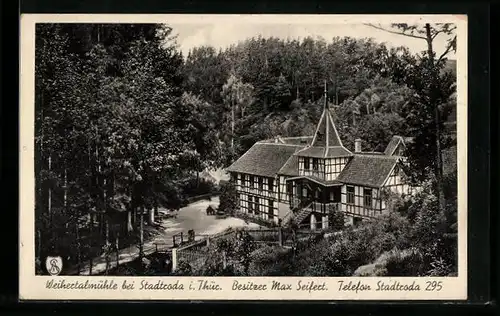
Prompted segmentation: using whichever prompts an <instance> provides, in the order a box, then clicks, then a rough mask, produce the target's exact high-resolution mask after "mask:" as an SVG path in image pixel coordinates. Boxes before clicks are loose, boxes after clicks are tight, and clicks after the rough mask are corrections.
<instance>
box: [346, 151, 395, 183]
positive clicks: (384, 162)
mask: <svg viewBox="0 0 500 316" xmlns="http://www.w3.org/2000/svg"><path fill="white" fill-rule="evenodd" d="M397 162H398V158H397V157H394V156H382V155H373V156H370V155H355V156H354V157H353V158H352V159H351V161H350V162H349V163H348V164H347V166H345V168H344V170H342V172H341V173H340V174H339V176H338V177H337V180H338V181H341V182H344V183H349V184H359V185H366V186H372V187H381V186H382V185H383V184H384V181H385V179H387V177H388V176H389V174H390V172H391V171H392V169H393V168H394V165H395V164H396V163H397Z"/></svg>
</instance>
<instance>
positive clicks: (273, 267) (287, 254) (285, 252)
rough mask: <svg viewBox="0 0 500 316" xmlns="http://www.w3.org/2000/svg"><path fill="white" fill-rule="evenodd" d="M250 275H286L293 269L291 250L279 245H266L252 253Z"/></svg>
mask: <svg viewBox="0 0 500 316" xmlns="http://www.w3.org/2000/svg"><path fill="white" fill-rule="evenodd" d="M251 256H252V262H251V263H250V267H249V270H248V271H249V272H248V274H249V275H253V276H286V275H289V274H290V272H291V271H292V267H291V265H290V259H291V251H290V250H289V249H284V248H282V247H279V246H264V247H261V248H259V249H257V250H255V251H254V252H253V253H252V255H251Z"/></svg>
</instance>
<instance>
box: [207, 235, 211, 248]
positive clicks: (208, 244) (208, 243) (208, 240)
mask: <svg viewBox="0 0 500 316" xmlns="http://www.w3.org/2000/svg"><path fill="white" fill-rule="evenodd" d="M209 246H210V237H207V247H209Z"/></svg>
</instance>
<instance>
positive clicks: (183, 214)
mask: <svg viewBox="0 0 500 316" xmlns="http://www.w3.org/2000/svg"><path fill="white" fill-rule="evenodd" d="M209 205H214V206H218V205H219V198H218V197H214V198H212V200H211V201H207V200H203V201H198V202H194V203H191V204H189V205H188V206H186V207H183V208H181V209H180V211H179V214H178V216H177V218H171V219H166V220H163V221H162V222H161V226H162V227H163V229H162V230H160V232H159V234H158V235H157V236H155V237H153V238H152V239H151V240H149V241H147V242H145V243H144V247H143V248H144V254H146V255H148V254H151V253H153V252H154V251H155V250H156V246H155V244H158V248H160V247H161V249H167V248H170V247H172V246H173V240H172V237H173V236H174V235H175V234H177V233H179V232H184V233H186V234H187V231H188V230H190V229H194V231H195V234H196V235H213V234H216V233H219V232H222V231H224V230H226V229H227V228H229V227H233V228H234V227H251V228H254V227H258V225H257V224H254V223H245V221H243V220H242V219H239V218H234V217H228V218H225V219H216V217H215V216H208V215H207V213H206V208H207V207H208V206H209ZM186 237H187V236H186ZM198 238H203V237H202V236H200V237H198ZM198 238H197V239H198ZM118 253H119V256H118V257H119V262H120V264H124V263H127V262H131V261H133V260H134V259H135V258H137V257H138V256H139V247H138V246H137V245H133V246H130V247H127V248H123V249H120V251H119V252H118ZM113 267H116V253H115V254H112V255H111V256H110V267H109V268H110V269H112V268H113ZM105 270H106V257H105V256H100V257H97V258H94V260H93V267H92V274H98V273H102V272H104V271H105ZM89 271H90V262H87V263H86V264H85V265H84V267H83V268H82V271H81V272H80V275H89ZM71 272H72V273H69V274H73V275H74V274H77V270H76V269H75V270H74V271H71Z"/></svg>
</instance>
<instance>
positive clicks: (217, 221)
mask: <svg viewBox="0 0 500 316" xmlns="http://www.w3.org/2000/svg"><path fill="white" fill-rule="evenodd" d="M284 17H286V16H283V17H281V20H283V18H284ZM254 18H255V16H254ZM315 19H316V18H315V17H314V16H313V17H310V19H309V20H305V19H304V20H302V19H301V18H297V17H295V18H291V19H290V20H289V22H288V23H284V22H283V23H273V19H272V18H268V19H263V20H261V21H259V22H255V21H258V20H255V19H252V17H251V16H247V17H246V18H245V19H243V18H241V19H240V18H238V17H233V19H232V20H230V19H229V18H228V17H226V18H225V19H223V18H221V19H215V18H212V19H211V18H210V16H209V15H200V16H199V17H198V18H197V17H196V16H193V18H192V19H190V20H182V19H173V18H172V19H170V20H169V17H168V16H165V19H159V18H155V19H154V21H152V22H148V21H146V20H145V19H140V20H139V21H138V22H134V21H133V19H132V20H129V21H123V22H122V21H120V20H118V22H116V21H113V19H112V18H110V19H109V20H106V21H97V20H96V21H84V22H81V21H80V20H75V21H74V22H68V21H67V20H65V21H57V20H56V21H54V22H47V21H43V22H36V23H33V25H32V30H33V31H34V34H33V35H32V38H31V39H30V40H31V41H32V42H33V43H32V45H33V46H34V51H33V53H32V54H33V56H31V57H32V59H33V61H32V63H33V66H32V70H33V74H32V78H33V79H34V81H33V84H32V86H33V91H31V92H30V93H32V96H31V99H30V100H32V102H33V104H23V105H22V107H25V106H26V107H31V111H32V112H33V114H30V115H32V118H33V121H32V122H27V124H31V125H32V127H31V128H30V129H29V131H31V132H32V133H33V134H32V135H28V136H27V137H28V138H29V137H31V141H32V142H33V144H32V145H31V146H32V148H33V152H32V153H31V157H27V158H26V159H27V160H26V161H28V162H31V163H32V167H30V168H32V169H33V174H32V176H33V180H31V181H32V182H33V188H32V189H30V190H31V191H29V192H31V193H29V192H28V193H27V194H28V195H26V199H31V198H32V199H33V201H32V204H28V205H31V207H32V209H31V210H29V209H28V210H27V209H22V210H21V213H24V212H26V213H31V214H30V215H29V216H30V217H29V218H30V219H32V221H33V223H32V224H29V227H30V229H31V230H32V231H31V232H30V234H31V235H30V236H31V238H32V239H31V241H30V242H29V244H30V245H32V248H33V249H30V250H29V251H30V256H31V257H24V258H23V261H24V260H29V261H30V263H29V264H28V263H26V264H27V265H28V266H29V267H32V268H33V271H26V272H25V273H26V274H30V275H34V276H44V277H50V279H44V280H51V281H47V282H45V281H44V284H43V287H44V288H48V289H50V288H54V289H56V288H58V287H59V288H61V287H62V288H63V285H61V284H60V282H69V281H67V280H66V281H64V280H63V281H58V280H59V279H57V278H59V277H85V280H92V278H94V277H95V278H100V277H114V276H120V277H128V279H131V280H133V277H145V280H146V279H147V280H150V277H155V278H154V281H150V283H149V285H148V284H147V282H146V285H144V284H141V286H142V287H144V288H146V289H147V287H148V286H150V287H151V289H152V287H154V286H157V283H158V282H170V281H168V280H170V279H172V280H173V278H178V277H198V279H199V278H205V277H233V279H234V280H238V278H239V277H247V278H245V279H244V280H243V279H242V281H234V282H236V283H238V282H239V285H238V284H237V285H234V284H235V283H234V282H233V281H231V285H229V288H228V290H230V288H231V286H232V288H233V290H234V288H235V286H236V288H238V287H241V289H243V288H244V287H249V288H252V287H255V286H257V285H255V284H250V283H252V282H250V281H248V280H251V279H248V277H269V278H275V277H293V278H301V277H311V278H314V280H315V281H313V282H316V283H317V284H320V283H318V281H316V280H321V278H327V277H341V278H343V280H344V281H342V282H344V284H346V285H345V286H347V287H354V286H355V285H351V284H348V283H350V281H349V280H350V278H356V283H358V280H363V278H361V279H360V278H359V277H377V278H380V280H388V281H384V282H385V283H384V282H382V284H380V282H378V283H375V284H376V285H375V288H376V287H377V286H378V290H381V291H384V290H387V291H389V290H393V289H394V288H397V287H398V286H400V285H399V283H398V284H397V285H395V284H394V282H390V281H389V279H390V278H388V277H391V278H392V277H438V278H441V277H446V278H458V277H459V276H463V275H459V271H460V273H462V272H464V273H466V271H465V269H463V267H462V265H464V264H465V262H464V261H465V257H466V254H465V253H461V252H463V251H465V250H466V249H462V250H461V249H460V247H459V240H460V238H465V234H466V231H465V228H464V224H463V222H460V221H461V220H463V219H464V218H465V215H466V214H465V212H466V209H464V206H465V205H466V201H462V202H460V203H459V196H461V195H460V194H459V187H462V189H463V190H465V189H466V188H463V187H464V186H466V183H463V184H460V183H461V182H464V179H463V178H462V179H460V176H459V174H461V172H459V171H458V170H459V169H460V168H462V169H463V168H466V166H465V165H464V162H462V160H460V157H463V156H466V150H467V149H466V138H464V137H466V135H465V136H464V135H462V136H460V137H462V140H460V137H459V134H460V133H459V129H458V128H457V126H460V124H465V123H463V122H462V123H460V122H459V121H460V120H462V121H464V120H466V117H465V115H466V103H465V102H464V100H463V98H462V101H457V100H460V97H459V90H458V89H457V80H458V79H457V78H459V77H460V75H461V74H460V73H459V70H458V69H459V67H458V65H457V60H458V53H457V49H458V50H459V49H460V47H459V46H460V44H461V43H463V42H464V41H463V40H462V41H460V40H457V37H459V31H458V29H459V26H458V24H459V22H460V20H459V19H455V20H453V19H448V20H447V19H443V21H444V22H441V21H440V20H439V19H430V20H429V21H428V22H426V21H425V19H423V20H416V19H415V18H408V19H407V20H405V17H404V16H402V17H399V18H396V17H394V18H392V19H391V18H390V17H389V18H387V16H386V18H385V19H381V20H380V21H377V20H376V19H374V18H370V19H368V18H367V19H366V20H365V21H364V20H363V19H359V18H358V19H353V21H352V22H349V21H348V20H345V19H344V20H342V19H337V20H334V21H336V22H335V23H328V20H327V19H325V18H321V19H319V18H318V19H316V21H317V22H314V21H315ZM246 21H253V22H251V23H250V22H248V23H247V22H246ZM464 23H466V21H465V22H464ZM462 29H463V27H462ZM461 49H462V52H463V51H464V48H463V47H462V48H461ZM23 58H24V57H23ZM23 60H24V59H23ZM462 60H463V57H462ZM463 69H464V67H463V66H462V71H463ZM462 76H464V75H462ZM460 80H462V83H461V84H462V86H463V85H464V84H466V83H464V82H463V80H464V79H460ZM22 91H23V87H22ZM459 112H460V113H462V117H461V118H459V115H458V114H457V113H459ZM26 133H28V132H26ZM464 139H465V143H464ZM21 154H23V153H22V152H21ZM29 159H31V161H30V160H29ZM461 164H462V165H461ZM29 170H31V169H29ZM462 174H463V173H462ZM462 192H465V191H462ZM29 194H32V195H33V196H32V197H31V196H29ZM462 198H465V195H464V196H461V198H460V199H462ZM21 199H23V197H21ZM26 203H28V202H26ZM30 203H31V202H30ZM460 205H462V207H461V208H462V209H461V208H460V207H459V206H460ZM460 209H461V210H460ZM459 214H461V215H460V216H459ZM462 234H463V235H462ZM31 254H32V255H31ZM91 277H92V278H91ZM158 277H161V278H158ZM384 277H387V278H385V279H384ZM463 277H465V276H463ZM128 279H127V280H128ZM198 279H197V280H198ZM233 279H231V280H233ZM151 280H152V279H151ZM158 280H162V281H158ZM176 280H177V279H176ZM199 280H204V279H199ZM206 280H211V278H207V279H206ZM214 280H215V279H214ZM270 280H271V279H270ZM273 280H278V281H279V282H278V281H272V282H271V281H270V283H269V285H268V286H267V288H268V289H272V290H282V291H283V292H286V290H287V288H289V289H291V288H292V287H293V289H295V287H296V282H295V281H294V282H293V283H291V284H290V285H288V284H286V278H285V279H283V278H278V279H273ZM297 280H298V279H297ZM311 280H312V279H311ZM83 282H84V281H83ZM105 282H108V281H105ZM214 282H215V281H214ZM360 282H362V281H360ZM58 283H59V284H58ZM136 283H137V282H136ZM171 283H173V281H172V282H171ZM306 283H307V282H306V281H304V282H303V284H304V285H303V286H304V288H303V289H306V288H305V287H306V286H307V287H309V286H310V287H311V288H312V287H314V286H316V287H317V288H316V289H317V290H321V289H320V288H321V285H314V286H313V285H311V284H307V285H306ZM299 284H300V281H299ZM359 284H360V283H358V287H360V288H361V290H362V286H363V285H361V286H360V285H359ZM408 284H411V282H409V283H408ZM119 286H122V284H121V281H120V283H119ZM138 286H139V285H138V284H136V287H138ZM184 286H186V285H184ZM194 286H195V287H196V289H198V287H200V288H203V287H205V289H214V290H216V289H217V286H218V285H216V284H215V283H212V281H200V282H199V284H198V282H197V283H195V285H194ZM332 286H334V287H335V290H338V286H337V283H335V285H332ZM332 286H330V287H332ZM401 286H403V285H401ZM421 286H422V285H421ZM428 286H429V285H425V284H424V285H423V287H424V289H425V287H428ZM431 286H434V289H433V290H436V287H437V288H439V287H440V286H441V285H440V284H438V283H436V284H434V285H431ZM211 287H213V288H211ZM300 287H301V285H299V288H300ZM323 287H325V285H324V284H323ZM373 287H374V286H372V288H373ZM384 287H386V288H384ZM308 289H309V288H308ZM340 289H342V285H341V287H340ZM352 289H353V288H351V290H352ZM406 289H408V288H407V286H406V285H405V290H406ZM225 290H226V289H225V288H224V291H225ZM410 290H411V289H410ZM427 291H429V289H427ZM436 291H439V289H437V290H436ZM310 292H311V290H310V289H309V293H310ZM356 292H358V290H356ZM429 294H431V295H435V294H432V293H427V295H429ZM248 295H250V294H248ZM273 295H278V294H273Z"/></svg>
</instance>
